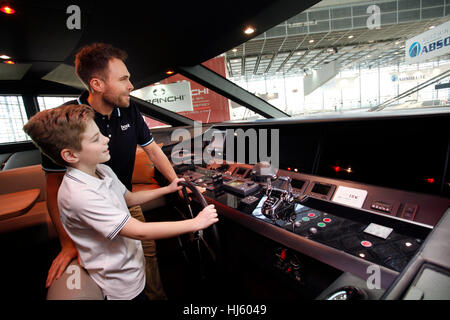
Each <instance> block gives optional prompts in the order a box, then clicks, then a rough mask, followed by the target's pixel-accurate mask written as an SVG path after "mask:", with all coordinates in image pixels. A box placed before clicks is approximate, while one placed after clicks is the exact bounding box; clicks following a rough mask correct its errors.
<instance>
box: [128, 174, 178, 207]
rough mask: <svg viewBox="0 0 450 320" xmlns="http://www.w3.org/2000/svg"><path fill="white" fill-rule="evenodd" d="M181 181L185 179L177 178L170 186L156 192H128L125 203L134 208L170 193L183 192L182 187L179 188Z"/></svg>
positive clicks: (155, 190)
mask: <svg viewBox="0 0 450 320" xmlns="http://www.w3.org/2000/svg"><path fill="white" fill-rule="evenodd" d="M180 181H184V179H182V178H181V179H180V178H176V179H174V180H173V181H172V182H171V183H170V185H168V186H166V187H162V188H158V189H154V190H143V191H137V192H130V191H128V190H127V191H126V193H125V202H126V203H127V206H128V207H132V206H136V205H140V204H143V203H145V202H147V201H151V200H153V199H157V198H159V197H162V196H163V195H166V194H168V193H172V192H175V191H178V190H181V189H182V186H178V182H180Z"/></svg>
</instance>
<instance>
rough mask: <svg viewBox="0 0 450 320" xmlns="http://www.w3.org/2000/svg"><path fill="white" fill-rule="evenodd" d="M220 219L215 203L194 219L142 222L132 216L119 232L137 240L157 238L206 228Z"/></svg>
mask: <svg viewBox="0 0 450 320" xmlns="http://www.w3.org/2000/svg"><path fill="white" fill-rule="evenodd" d="M217 221H219V219H218V218H217V212H216V209H215V208H214V205H209V206H207V207H206V208H205V209H203V210H202V211H201V212H200V213H199V214H198V215H197V217H195V218H194V219H188V220H181V221H167V222H147V223H144V222H140V221H139V220H137V219H134V218H133V217H131V218H130V219H129V220H128V221H127V223H126V224H125V225H124V227H123V228H122V230H120V232H119V234H120V235H121V236H124V237H128V238H132V239H136V240H157V239H164V238H170V237H174V236H177V235H180V234H184V233H188V232H194V231H198V230H202V229H205V228H207V227H209V226H210V225H212V224H213V223H216V222H217Z"/></svg>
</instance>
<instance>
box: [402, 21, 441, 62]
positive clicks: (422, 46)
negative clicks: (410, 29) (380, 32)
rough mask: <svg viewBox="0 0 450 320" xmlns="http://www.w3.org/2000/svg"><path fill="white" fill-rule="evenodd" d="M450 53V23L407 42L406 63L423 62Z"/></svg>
mask: <svg viewBox="0 0 450 320" xmlns="http://www.w3.org/2000/svg"><path fill="white" fill-rule="evenodd" d="M448 53H450V21H448V22H446V23H443V24H441V25H439V26H437V27H435V28H433V29H431V30H428V31H426V32H424V33H422V34H419V35H418V36H415V37H414V38H411V39H409V40H406V42H405V62H406V63H408V64H411V63H418V62H422V61H425V60H428V59H431V58H435V57H438V56H441V55H444V54H448Z"/></svg>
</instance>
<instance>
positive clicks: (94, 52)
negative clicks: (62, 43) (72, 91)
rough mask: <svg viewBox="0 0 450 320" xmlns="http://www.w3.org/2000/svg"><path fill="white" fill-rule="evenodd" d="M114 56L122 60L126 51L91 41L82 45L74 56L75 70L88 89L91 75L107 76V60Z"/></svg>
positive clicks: (125, 55) (125, 56) (102, 77)
mask: <svg viewBox="0 0 450 320" xmlns="http://www.w3.org/2000/svg"><path fill="white" fill-rule="evenodd" d="M113 58H116V59H120V60H122V61H123V62H125V60H126V59H127V53H126V52H125V51H123V50H121V49H118V48H115V47H113V46H112V45H110V44H106V43H93V44H90V45H87V46H84V47H82V48H81V49H80V50H79V51H78V53H77V54H76V56H75V72H76V73H77V75H78V77H79V78H80V79H81V81H82V82H83V83H84V84H85V85H86V87H87V88H88V89H90V85H89V82H90V81H91V79H92V78H93V77H98V78H100V79H105V78H106V77H107V73H106V72H107V70H108V63H109V60H111V59H113Z"/></svg>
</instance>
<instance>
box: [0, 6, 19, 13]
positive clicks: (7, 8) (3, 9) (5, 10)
mask: <svg viewBox="0 0 450 320" xmlns="http://www.w3.org/2000/svg"><path fill="white" fill-rule="evenodd" d="M0 11H1V12H3V13H6V14H14V13H16V10H14V9H13V8H12V7H11V6H10V5H8V4H5V5H2V6H1V8H0Z"/></svg>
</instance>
